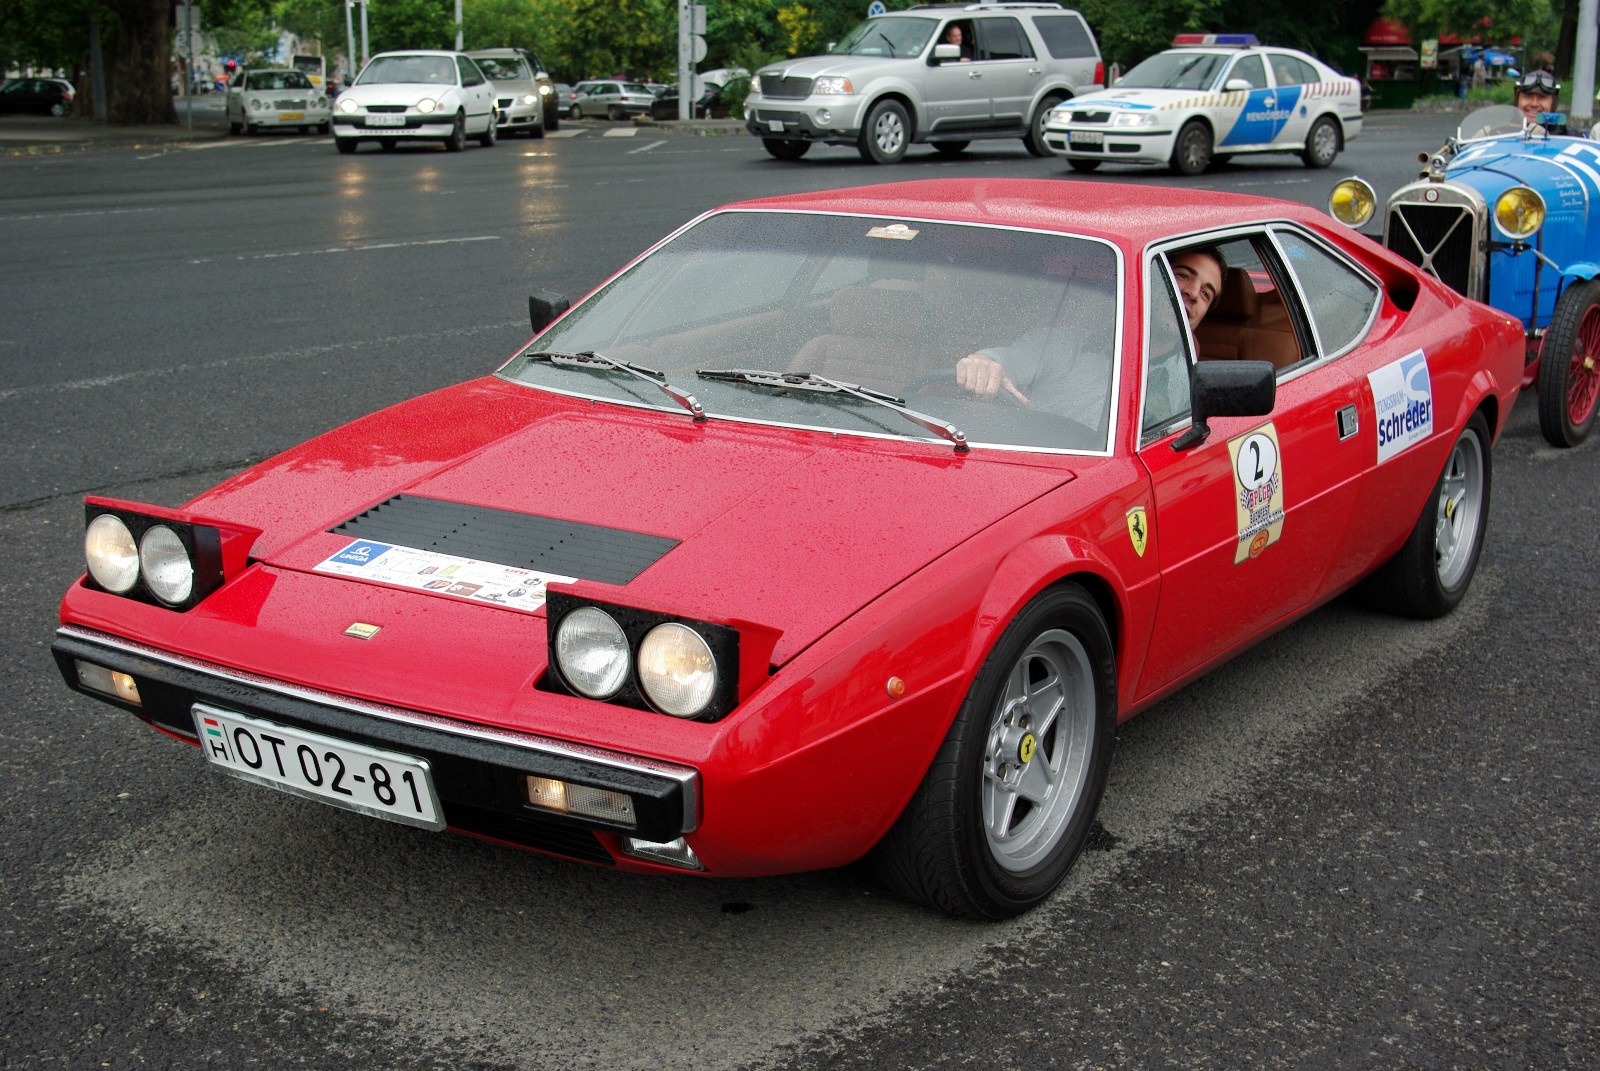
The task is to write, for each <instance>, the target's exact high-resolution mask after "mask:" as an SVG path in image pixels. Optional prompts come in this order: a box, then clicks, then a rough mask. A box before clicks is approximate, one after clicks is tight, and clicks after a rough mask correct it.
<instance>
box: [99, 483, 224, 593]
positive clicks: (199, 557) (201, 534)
mask: <svg viewBox="0 0 1600 1071" xmlns="http://www.w3.org/2000/svg"><path fill="white" fill-rule="evenodd" d="M106 514H110V515H111V516H113V517H116V518H117V519H118V520H120V521H121V522H122V523H123V524H125V525H127V527H128V531H129V533H130V534H132V536H133V542H134V545H135V546H138V545H139V542H140V541H141V540H142V539H143V538H144V534H145V533H146V532H148V531H149V530H150V529H152V528H155V527H156V526H158V525H160V526H164V527H166V528H170V529H171V530H172V533H173V535H176V536H177V537H178V542H180V543H182V544H183V549H184V552H185V553H187V554H188V555H189V564H190V565H191V566H192V567H193V568H194V586H193V588H192V589H191V590H190V592H189V597H188V598H187V599H185V600H183V601H182V602H180V603H171V602H166V601H164V600H162V599H159V598H157V597H156V595H155V593H154V592H152V591H151V590H150V587H149V585H147V584H146V583H145V580H144V569H143V567H142V566H141V568H140V570H139V578H138V580H136V581H135V582H134V585H133V587H132V588H131V589H129V590H128V591H126V592H124V593H122V596H121V597H122V598H124V599H133V600H135V601H136V602H145V603H149V604H150V605H152V606H159V607H161V608H162V609H165V610H176V611H177V612H179V613H183V612H185V611H187V610H190V609H192V608H193V607H195V606H196V605H197V604H199V603H200V602H201V601H202V600H203V599H205V597H206V596H207V595H210V594H211V593H212V592H213V591H216V590H217V589H218V588H220V587H221V586H222V583H223V579H224V577H223V570H222V533H221V531H219V530H218V529H216V528H213V527H211V526H210V525H204V524H194V523H191V522H189V521H177V520H173V519H171V518H169V517H155V516H151V515H150V514H147V513H140V512H138V511H137V510H129V509H122V508H119V507H116V506H107V505H101V504H95V503H92V502H85V503H84V506H83V526H84V530H85V531H87V530H88V527H89V524H90V523H91V522H92V521H93V520H94V519H95V518H96V517H100V516H104V515H106ZM83 584H84V586H85V587H87V588H90V589H92V590H94V591H104V592H106V593H107V594H108V595H115V594H117V593H116V592H114V591H111V590H109V589H108V588H106V587H104V586H102V585H101V584H100V583H99V582H97V581H96V580H95V578H94V575H93V574H92V573H85V574H84V577H83Z"/></svg>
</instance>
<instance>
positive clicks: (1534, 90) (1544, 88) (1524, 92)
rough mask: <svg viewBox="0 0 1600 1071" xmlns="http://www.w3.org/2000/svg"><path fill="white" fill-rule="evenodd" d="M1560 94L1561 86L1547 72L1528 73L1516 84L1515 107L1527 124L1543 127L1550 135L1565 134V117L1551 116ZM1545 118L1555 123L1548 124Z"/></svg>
mask: <svg viewBox="0 0 1600 1071" xmlns="http://www.w3.org/2000/svg"><path fill="white" fill-rule="evenodd" d="M1560 92H1561V85H1560V83H1558V82H1557V81H1556V76H1555V75H1553V74H1551V73H1550V72H1549V71H1529V72H1528V73H1527V74H1525V75H1523V76H1522V78H1521V79H1520V80H1519V81H1518V82H1517V96H1516V105H1517V107H1518V109H1520V110H1521V112H1522V115H1523V118H1524V119H1525V120H1526V121H1527V122H1528V123H1529V124H1531V125H1534V126H1540V127H1543V128H1544V129H1545V130H1546V131H1547V132H1549V133H1551V134H1565V133H1566V132H1567V125H1566V116H1564V115H1552V113H1554V112H1555V110H1556V96H1557V94H1559V93H1560ZM1545 116H1550V117H1551V118H1553V119H1556V120H1557V121H1556V122H1549V121H1547V120H1545Z"/></svg>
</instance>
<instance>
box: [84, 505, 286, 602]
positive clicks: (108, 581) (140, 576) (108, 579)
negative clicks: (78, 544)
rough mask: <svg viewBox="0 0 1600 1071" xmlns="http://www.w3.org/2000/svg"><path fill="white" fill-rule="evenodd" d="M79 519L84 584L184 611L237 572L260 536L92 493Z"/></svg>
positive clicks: (173, 511)
mask: <svg viewBox="0 0 1600 1071" xmlns="http://www.w3.org/2000/svg"><path fill="white" fill-rule="evenodd" d="M84 521H85V525H84V533H83V557H84V562H85V564H86V565H87V566H88V570H89V578H88V583H89V586H90V587H94V588H99V589H101V590H102V591H109V592H111V593H112V594H113V595H125V596H127V597H128V598H130V599H139V600H141V601H143V602H153V603H155V604H157V605H159V606H165V607H167V608H168V609H172V610H187V609H189V608H190V607H192V606H194V605H195V604H196V603H198V602H199V601H200V600H201V599H204V598H205V597H206V596H207V595H210V594H211V593H212V592H213V591H215V590H217V589H218V588H219V587H221V586H222V584H223V581H224V580H225V579H226V578H227V576H228V575H231V574H232V573H233V572H237V571H239V570H242V569H243V568H244V565H245V561H246V556H247V555H248V553H249V549H250V544H251V543H253V542H254V540H255V537H256V536H257V535H258V534H259V533H258V532H256V531H255V530H253V529H245V528H232V527H229V528H224V527H222V526H220V525H213V524H202V523H200V522H198V521H196V520H190V519H187V518H186V517H185V516H184V515H182V514H181V513H180V512H179V511H176V510H169V509H162V508H160V507H156V506H139V505H136V504H134V503H126V502H120V501H117V500H114V499H106V498H93V497H91V498H86V499H85V500H84Z"/></svg>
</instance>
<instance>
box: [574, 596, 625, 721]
mask: <svg viewBox="0 0 1600 1071" xmlns="http://www.w3.org/2000/svg"><path fill="white" fill-rule="evenodd" d="M556 665H557V666H558V667H560V669H561V675H562V676H563V677H565V678H566V680H567V683H568V684H570V685H572V686H573V687H574V688H576V689H577V690H578V691H579V692H581V693H582V694H584V695H586V696H588V697H589V698H590V699H609V698H610V697H611V696H613V695H616V694H617V689H619V688H621V687H622V682H623V681H624V680H626V679H627V677H628V638H627V637H626V636H624V635H623V634H622V627H621V626H620V625H618V624H617V623H616V621H614V620H613V619H612V617H611V615H610V614H608V613H606V612H605V611H604V610H597V609H595V608H594V607H593V606H582V607H579V608H578V609H576V610H574V611H572V613H570V614H568V615H567V616H566V617H564V618H562V619H561V624H560V625H559V626H557V628H556Z"/></svg>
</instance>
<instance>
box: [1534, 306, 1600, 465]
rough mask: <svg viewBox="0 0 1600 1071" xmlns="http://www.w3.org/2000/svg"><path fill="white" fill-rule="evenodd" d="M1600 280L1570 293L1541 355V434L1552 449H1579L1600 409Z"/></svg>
mask: <svg viewBox="0 0 1600 1071" xmlns="http://www.w3.org/2000/svg"><path fill="white" fill-rule="evenodd" d="M1597 396H1600V279H1592V280H1590V281H1589V282H1587V283H1577V284H1575V285H1573V286H1570V287H1568V288H1567V290H1566V292H1565V293H1563V294H1562V295H1561V297H1560V298H1559V299H1558V300H1557V301H1556V312H1555V315H1554V316H1552V317H1551V318H1550V328H1549V330H1547V331H1546V332H1545V334H1544V342H1543V343H1542V344H1541V346H1540V351H1539V430H1540V431H1542V432H1543V433H1544V437H1545V439H1546V440H1547V441H1548V442H1549V443H1550V444H1551V445H1552V446H1577V445H1578V444H1579V443H1581V442H1583V441H1584V440H1585V439H1587V438H1588V437H1589V433H1590V432H1591V431H1593V430H1594V422H1595V411H1596V410H1597V409H1600V398H1597Z"/></svg>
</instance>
